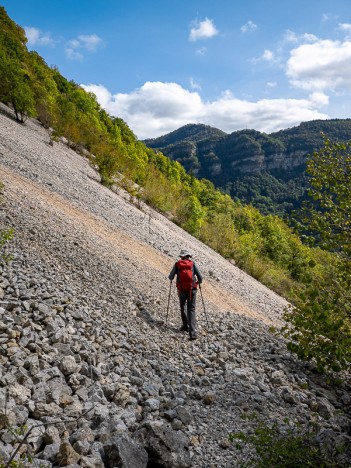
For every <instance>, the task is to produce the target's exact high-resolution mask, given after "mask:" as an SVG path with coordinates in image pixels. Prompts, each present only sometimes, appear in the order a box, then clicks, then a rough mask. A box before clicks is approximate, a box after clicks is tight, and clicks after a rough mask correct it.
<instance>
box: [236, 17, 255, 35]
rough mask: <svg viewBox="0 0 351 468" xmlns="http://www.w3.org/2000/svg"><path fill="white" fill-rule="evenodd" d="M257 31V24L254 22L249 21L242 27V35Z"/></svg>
mask: <svg viewBox="0 0 351 468" xmlns="http://www.w3.org/2000/svg"><path fill="white" fill-rule="evenodd" d="M256 29H257V24H255V23H254V22H253V21H251V20H250V21H248V22H247V23H245V24H244V25H243V26H241V28H240V31H241V32H242V33H244V34H245V33H249V32H254V31H256Z"/></svg>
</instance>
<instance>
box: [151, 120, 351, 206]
mask: <svg viewBox="0 0 351 468" xmlns="http://www.w3.org/2000/svg"><path fill="white" fill-rule="evenodd" d="M323 135H325V137H327V138H329V139H330V140H332V141H340V142H345V141H348V140H350V139H351V119H331V120H314V121H310V122H304V123H301V124H300V125H299V126H297V127H293V128H289V129H286V130H281V131H279V132H275V133H271V134H266V133H262V132H259V131H257V130H238V131H235V132H233V133H231V134H227V133H225V132H223V131H222V130H219V129H217V128H213V127H210V126H208V125H203V124H188V125H185V126H183V127H181V128H179V129H178V130H175V131H173V132H171V133H168V134H167V135H163V136H161V137H159V138H154V139H148V140H144V143H145V144H146V145H147V146H149V147H150V148H153V149H155V150H159V151H161V152H162V153H163V154H165V155H166V156H168V157H169V158H170V159H173V160H177V161H179V162H180V163H181V164H182V165H183V166H184V167H185V168H186V170H187V171H188V172H191V173H193V174H194V175H195V176H196V177H198V178H206V179H209V180H210V181H212V182H213V183H214V184H215V186H216V187H218V188H221V189H223V190H225V191H226V192H228V193H230V195H231V196H232V197H233V198H239V199H240V200H242V201H243V202H246V203H252V204H253V205H254V206H256V207H258V208H259V209H260V210H261V211H262V212H264V213H277V214H280V215H284V214H286V213H289V212H290V211H291V210H292V209H294V208H296V207H298V206H299V205H300V203H301V201H302V199H303V198H304V196H305V186H306V177H305V162H306V156H307V155H308V154H311V153H313V152H314V151H316V150H318V149H319V148H321V147H322V146H323V142H324V136H323Z"/></svg>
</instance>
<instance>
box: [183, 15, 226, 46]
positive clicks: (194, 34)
mask: <svg viewBox="0 0 351 468" xmlns="http://www.w3.org/2000/svg"><path fill="white" fill-rule="evenodd" d="M193 25H194V26H193V27H192V28H191V30H190V34H189V41H192V42H196V41H198V40H200V39H208V38H210V37H213V36H216V35H217V34H218V32H219V31H218V30H217V28H216V26H215V25H214V22H213V20H211V19H209V18H205V19H204V20H203V21H200V22H198V21H197V20H195V21H193Z"/></svg>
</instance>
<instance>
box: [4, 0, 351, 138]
mask: <svg viewBox="0 0 351 468" xmlns="http://www.w3.org/2000/svg"><path fill="white" fill-rule="evenodd" d="M0 5H2V6H4V7H5V9H6V11H7V13H8V14H9V16H10V17H11V18H12V19H13V20H14V21H15V22H16V23H17V24H19V25H20V26H22V27H23V28H24V29H25V31H26V34H27V38H28V43H27V46H28V48H29V49H30V50H36V51H37V52H38V53H39V54H40V55H41V56H42V57H43V58H44V59H45V61H46V62H47V64H48V65H50V66H52V65H55V66H57V67H58V69H59V70H60V72H61V73H62V74H63V75H64V76H65V77H66V78H68V79H69V80H74V81H75V82H76V83H79V84H80V85H82V86H83V87H85V89H87V90H89V91H93V92H94V93H95V94H96V96H97V98H98V100H99V102H100V104H101V105H102V106H103V107H104V108H105V109H106V110H107V111H108V112H109V113H110V114H111V115H115V116H118V117H121V118H123V119H124V120H125V121H126V123H127V124H128V125H129V127H130V128H131V129H132V130H133V132H134V133H135V134H136V136H137V137H138V138H140V139H144V138H155V137H157V136H160V135H163V134H165V133H168V132H170V131H172V130H175V129H177V128H179V127H181V126H182V125H185V124H187V123H204V124H207V125H211V126H213V127H216V128H220V129H221V130H224V131H225V132H228V133H231V132H233V131H235V130H241V129H244V128H253V129H256V130H260V131H264V132H267V133H271V132H274V131H277V130H280V129H283V128H288V127H293V126H295V125H298V124H299V123H300V122H302V121H308V120H314V119H326V118H349V117H351V112H350V105H351V2H350V0H294V1H291V0H289V1H286V0H245V1H244V0H154V1H147V0H80V1H74V0H70V1H68V0H60V2H54V1H48V0H45V1H44V0H31V1H28V0H0Z"/></svg>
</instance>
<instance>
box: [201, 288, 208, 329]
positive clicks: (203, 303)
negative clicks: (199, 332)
mask: <svg viewBox="0 0 351 468" xmlns="http://www.w3.org/2000/svg"><path fill="white" fill-rule="evenodd" d="M199 289H200V294H201V299H202V305H203V307H204V312H205V317H206V322H207V328H209V324H208V317H207V312H206V307H205V302H204V297H203V295H202V289H201V284H199Z"/></svg>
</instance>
